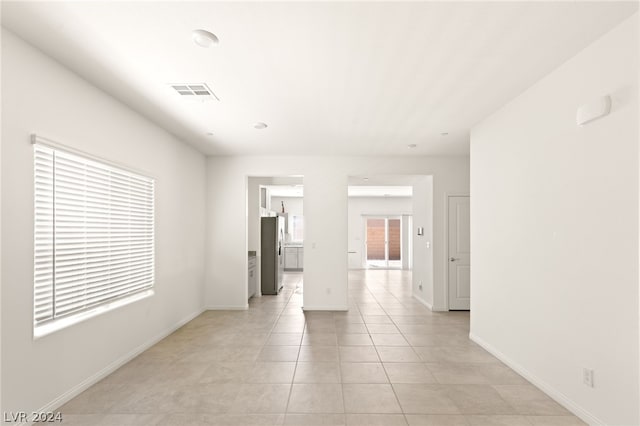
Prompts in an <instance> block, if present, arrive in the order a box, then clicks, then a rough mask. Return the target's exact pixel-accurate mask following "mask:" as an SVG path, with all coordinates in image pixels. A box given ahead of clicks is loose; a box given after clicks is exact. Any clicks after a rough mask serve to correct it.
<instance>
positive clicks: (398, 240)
mask: <svg viewBox="0 0 640 426" xmlns="http://www.w3.org/2000/svg"><path fill="white" fill-rule="evenodd" d="M365 236H366V240H365V249H366V255H365V259H366V265H367V268H384V269H400V268H402V219H401V217H400V216H373V217H367V218H366V220H365Z"/></svg>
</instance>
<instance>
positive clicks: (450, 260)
mask: <svg viewBox="0 0 640 426" xmlns="http://www.w3.org/2000/svg"><path fill="white" fill-rule="evenodd" d="M456 260H460V259H458V258H457V257H452V258H450V259H449V262H455V261H456Z"/></svg>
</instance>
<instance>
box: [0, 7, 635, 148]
mask: <svg viewBox="0 0 640 426" xmlns="http://www.w3.org/2000/svg"><path fill="white" fill-rule="evenodd" d="M635 10H637V4H636V3H635V2H628V3H621V2H614V3H612V2H575V1H573V2H479V1H477V2H466V3H462V2H402V3H393V2H352V3H351V2H283V3H276V2H226V3H216V2H206V1H200V2H183V1H180V2H159V1H158V2H156V1H144V2H115V1H114V2H15V3H14V2H2V24H3V26H5V27H7V28H9V29H10V30H11V31H13V32H15V33H16V34H18V35H19V36H21V37H22V38H24V39H25V40H27V41H28V42H30V43H32V44H33V45H35V46H37V47H39V48H40V49H42V50H43V51H45V52H46V53H48V54H49V55H51V56H52V57H54V58H56V59H57V60H59V61H60V62H62V63H63V64H65V65H66V66H68V67H69V68H70V69H72V70H74V71H75V72H77V73H78V74H79V75H81V76H82V77H84V78H85V79H87V80H88V81H90V82H92V83H93V84H95V85H96V86H98V87H100V88H101V89H103V90H105V91H106V92H108V93H110V94H112V95H113V96H115V97H116V98H118V99H120V100H121V101H123V102H124V103H126V104H128V105H130V106H131V107H132V108H134V109H135V110H137V111H139V112H141V113H142V114H143V115H145V116H147V117H148V118H150V119H151V120H153V121H155V122H156V123H158V124H159V125H160V126H162V127H164V128H165V129H167V130H168V131H170V132H171V133H173V134H175V135H176V136H178V137H179V138H181V139H183V140H185V141H187V142H189V143H191V144H193V145H194V146H196V147H197V148H198V149H200V150H201V151H203V152H205V153H208V154H218V155H246V154H255V155H260V154H294V155H319V154H321V155H380V156H385V155H467V154H468V152H469V129H470V128H471V127H472V126H473V125H474V124H475V123H477V122H478V121H480V120H482V119H483V118H484V117H486V116H487V115H489V114H490V113H492V112H493V111H495V110H496V109H497V108H499V107H500V106H501V105H503V104H504V103H506V102H507V101H509V100H510V99H512V98H513V97H515V96H517V95H518V94H519V93H521V92H522V91H523V90H524V89H526V88H527V87H529V86H530V85H532V84H533V83H535V82H536V81H537V80H539V79H540V78H541V77H543V76H544V75H546V74H547V73H549V72H550V71H551V70H553V69H554V68H555V67H557V66H558V65H560V64H561V63H562V62H564V61H565V60H567V59H568V58H570V57H571V56H573V55H575V54H576V53H577V52H578V51H580V50H581V49H582V48H584V47H585V46H587V45H588V44H589V43H590V42H592V41H593V40H595V39H596V38H597V37H599V36H600V35H602V34H604V33H605V32H606V31H607V30H609V29H611V28H612V27H614V26H615V25H616V24H617V23H619V22H620V21H621V20H623V19H624V18H625V17H627V16H630V15H631V14H632V13H633V12H634V11H635ZM197 28H203V29H206V30H209V31H211V32H213V33H215V34H216V35H217V36H218V37H219V39H220V44H219V45H218V46H216V47H214V48H210V49H203V48H200V47H197V46H196V45H195V44H193V43H192V41H191V31H192V30H193V29H197ZM183 82H184V83H202V82H205V83H208V84H209V86H210V87H211V88H212V89H213V91H214V92H215V93H216V94H217V95H218V97H219V98H220V102H216V101H211V102H204V103H201V102H194V101H185V100H183V99H180V98H179V96H178V95H177V94H176V93H175V92H173V91H172V90H171V89H169V88H168V86H167V84H168V83H183ZM41 84H46V82H41ZM550 101H552V100H550ZM257 121H263V122H266V123H267V124H268V125H269V127H268V128H267V129H265V130H255V129H253V127H252V124H253V123H254V122H257ZM208 132H212V133H213V136H207V135H206V134H207V133H208ZM441 132H448V133H449V135H448V136H441V135H440V133H441ZM408 144H417V145H418V146H417V148H415V149H408V148H407V145H408Z"/></svg>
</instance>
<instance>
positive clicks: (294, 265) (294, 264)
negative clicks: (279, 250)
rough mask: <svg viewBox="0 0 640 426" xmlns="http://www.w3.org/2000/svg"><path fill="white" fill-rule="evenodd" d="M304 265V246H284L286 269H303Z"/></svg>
mask: <svg viewBox="0 0 640 426" xmlns="http://www.w3.org/2000/svg"><path fill="white" fill-rule="evenodd" d="M303 265H304V248H303V247H285V248H284V269H285V270H286V271H302V266H303Z"/></svg>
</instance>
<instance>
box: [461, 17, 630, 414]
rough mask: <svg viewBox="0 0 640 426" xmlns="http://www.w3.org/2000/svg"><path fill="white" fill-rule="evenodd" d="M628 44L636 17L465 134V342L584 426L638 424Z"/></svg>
mask: <svg viewBox="0 0 640 426" xmlns="http://www.w3.org/2000/svg"><path fill="white" fill-rule="evenodd" d="M638 47H639V46H638V16H637V14H636V16H634V17H632V18H630V19H628V20H626V21H624V22H623V23H622V24H621V25H619V26H618V27H616V28H615V29H613V30H612V31H611V32H609V33H608V34H606V35H605V36H603V37H602V38H601V39H599V40H597V41H596V42H595V43H593V44H592V45H591V46H588V47H587V48H586V49H584V50H583V51H582V52H580V53H579V54H578V55H576V56H575V57H574V58H572V59H570V60H569V61H568V62H566V63H565V64H564V65H562V66H561V67H559V68H558V69H557V70H555V71H554V72H552V73H551V74H549V75H548V76H547V77H545V78H544V79H542V80H541V81H539V82H538V83H537V84H535V85H534V86H532V87H531V88H530V89H528V90H527V91H526V92H524V93H523V94H522V95H520V96H519V97H517V98H516V99H514V100H513V101H512V102H510V103H509V104H507V105H506V106H504V107H503V108H502V109H500V110H499V111H498V112H496V113H495V114H494V115H493V116H491V117H489V118H488V119H486V120H485V121H484V122H482V123H481V124H480V125H478V126H477V127H475V128H474V129H473V131H472V138H471V253H472V268H471V280H472V281H471V282H472V285H471V333H472V336H473V338H474V339H476V340H477V341H478V342H480V343H482V344H483V345H484V346H485V347H487V348H489V349H490V350H492V351H494V353H497V354H499V355H500V357H502V359H503V360H505V361H507V362H508V363H510V364H511V366H512V367H514V368H516V369H517V370H519V371H520V372H522V373H524V374H525V375H527V376H528V378H529V379H531V380H532V381H534V383H536V384H537V385H539V386H541V387H542V388H543V389H544V390H545V391H547V392H548V393H550V394H551V395H552V396H554V397H556V398H557V399H558V400H560V401H561V402H563V403H564V404H566V405H567V406H569V407H571V408H572V409H573V410H574V412H575V413H576V414H578V415H580V416H582V418H583V419H585V420H586V421H588V422H590V423H591V424H611V425H632V424H638V423H639V422H640V417H639V413H638V401H639V400H640V395H639V390H638V385H639V383H638V377H639V368H638V361H639V351H638V341H639V340H638V332H639V330H638V324H639V317H638V198H639V194H638V164H639V163H638V136H639V132H638V96H637V95H638ZM603 95H611V98H612V110H611V114H610V115H608V116H606V117H603V118H601V119H599V120H597V121H594V122H592V123H589V124H587V125H585V126H583V127H579V126H577V125H576V110H577V108H578V107H579V106H580V105H583V104H585V103H589V102H591V101H593V100H594V99H597V98H598V97H600V96H603ZM583 368H588V369H593V370H594V372H595V374H594V377H595V379H594V380H595V386H594V387H593V388H591V387H588V386H585V385H584V384H583V378H582V374H583Z"/></svg>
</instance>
